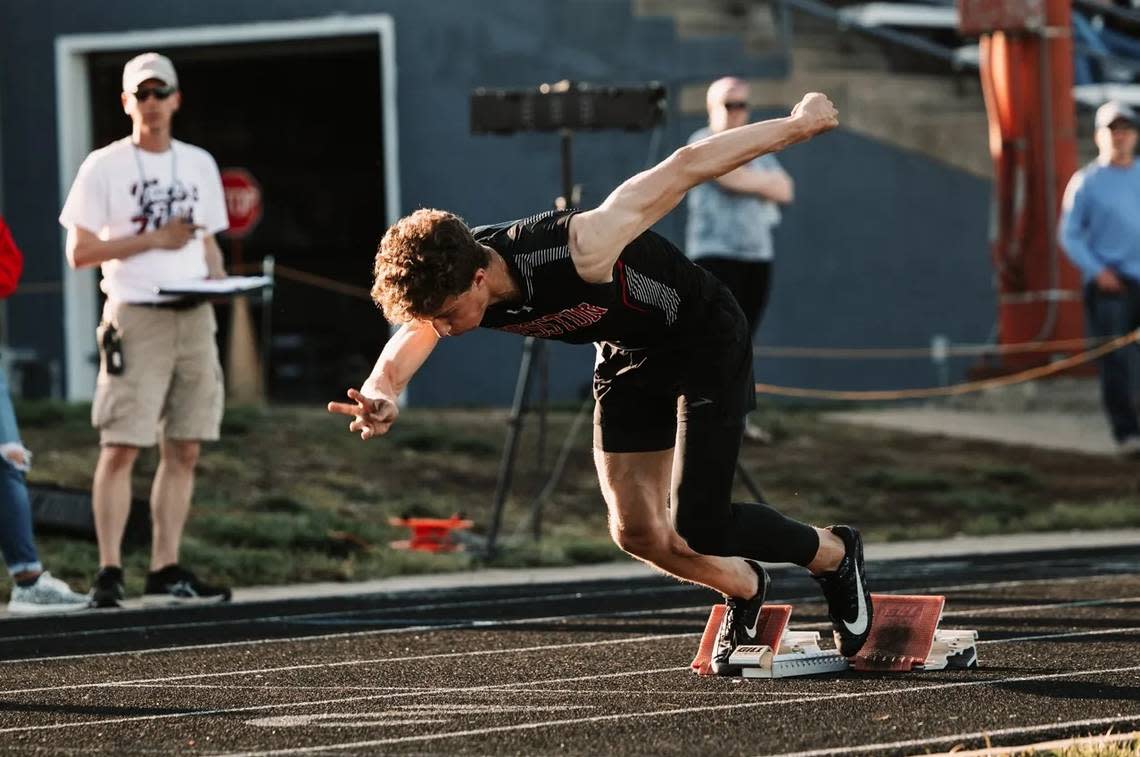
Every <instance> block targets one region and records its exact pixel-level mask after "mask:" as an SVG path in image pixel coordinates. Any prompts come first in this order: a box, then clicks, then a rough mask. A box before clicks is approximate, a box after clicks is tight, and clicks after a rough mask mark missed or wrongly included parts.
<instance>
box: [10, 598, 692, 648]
mask: <svg viewBox="0 0 1140 757" xmlns="http://www.w3.org/2000/svg"><path fill="white" fill-rule="evenodd" d="M693 588H694V587H693V586H692V584H677V585H676V586H670V585H668V584H665V585H663V586H642V587H639V588H636V589H616V588H615V589H611V590H608V591H606V590H602V591H587V592H583V591H570V592H565V593H562V594H545V595H541V596H539V595H533V594H528V595H526V596H521V597H500V598H498V599H471V600H464V601H461V602H435V603H432V604H424V605H415V604H409V605H400V606H399V607H370V608H361V609H358V610H331V611H327V612H308V613H299V614H297V615H267V616H265V617H252V618H234V619H231V620H216V621H207V620H198V621H194V622H188V623H163V624H159V625H150V626H129V627H127V628H123V627H116V628H94V629H90V630H87V631H62V632H60V633H48V634H25V635H23V636H6V637H4V639H3V641H4V643H10V642H13V641H41V640H43V639H53V638H67V639H72V638H76V637H85V636H105V635H108V634H115V633H122V632H123V631H124V630H129V631H134V632H140V633H144V632H148V631H171V630H175V631H176V630H184V629H191V628H222V627H225V626H233V625H237V626H240V625H251V624H254V623H289V622H292V621H304V620H315V619H318V618H329V619H337V618H346V617H352V616H354V615H368V614H372V615H377V616H379V617H377V619H376V622H385V621H387V622H404V623H408V622H410V619H408V618H399V617H396V618H392V617H389V618H384V617H383V615H384V614H385V613H406V612H409V611H415V612H423V611H425V610H450V609H455V608H470V607H486V606H490V607H499V606H501V605H518V604H525V603H527V602H551V601H558V600H562V599H590V598H595V597H626V596H634V595H637V594H656V593H659V592H679V591H692V590H693ZM381 596H383V595H381ZM362 598H363V599H367V598H368V595H367V594H365V595H363V597H362ZM354 599H355V597H354ZM421 622H422V621H421ZM429 627H431V626H429ZM302 638H313V637H302ZM182 648H183V649H186V647H182ZM53 659H54V658H53ZM5 662H11V661H10V660H6V661H5Z"/></svg>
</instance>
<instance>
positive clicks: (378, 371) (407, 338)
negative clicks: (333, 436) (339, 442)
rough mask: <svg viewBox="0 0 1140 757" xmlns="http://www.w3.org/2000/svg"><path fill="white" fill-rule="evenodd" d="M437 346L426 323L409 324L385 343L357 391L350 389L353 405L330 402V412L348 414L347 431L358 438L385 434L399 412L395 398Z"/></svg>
mask: <svg viewBox="0 0 1140 757" xmlns="http://www.w3.org/2000/svg"><path fill="white" fill-rule="evenodd" d="M437 343H439V335H438V334H436V333H435V329H433V328H432V326H431V324H430V323H428V322H426V321H409V322H408V323H405V324H404V325H403V326H401V327H400V329H399V331H397V332H396V333H395V335H394V336H392V338H391V339H389V340H388V343H387V344H385V345H384V349H383V350H382V351H381V352H380V357H379V358H377V360H376V365H375V366H374V367H373V368H372V373H371V374H369V376H368V378H367V379H366V380H365V382H364V384H363V385H362V386H361V387H360V389H349V390H348V397H349V399H351V400H352V402H330V403H329V404H328V410H329V412H330V413H340V414H341V415H350V416H352V418H353V421H352V423H350V424H348V430H349V431H352V432H354V433H355V432H359V433H360V438H361V439H371V438H372V437H374V436H380V435H381V434H386V433H387V432H388V429H389V428H391V427H392V424H393V423H395V422H396V416H397V415H399V414H400V409H399V407H398V406H397V405H396V398H397V397H399V396H400V392H402V391H404V387H406V386H407V385H408V382H409V381H411V380H412V376H414V375H415V373H416V371H418V370H419V369H420V366H422V365H423V364H424V361H425V360H427V359H428V355H430V354H431V351H432V350H434V349H435V345H436V344H437Z"/></svg>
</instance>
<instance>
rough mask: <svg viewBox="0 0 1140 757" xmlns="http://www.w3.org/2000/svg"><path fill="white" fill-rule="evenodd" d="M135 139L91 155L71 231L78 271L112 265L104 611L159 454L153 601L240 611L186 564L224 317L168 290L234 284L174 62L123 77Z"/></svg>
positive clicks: (117, 588) (214, 414)
mask: <svg viewBox="0 0 1140 757" xmlns="http://www.w3.org/2000/svg"><path fill="white" fill-rule="evenodd" d="M120 99H121V102H122V107H123V111H124V112H125V113H126V114H127V115H128V116H129V117H130V119H131V122H132V125H133V128H132V130H131V134H130V136H128V137H124V138H123V139H120V140H118V141H115V142H112V143H111V144H109V145H107V146H106V147H103V148H101V149H99V150H96V151H95V152H93V153H91V154H90V155H88V156H87V159H86V160H85V161H84V162H83V165H82V166H80V168H79V173H78V175H77V176H76V177H75V182H74V184H72V187H71V191H70V193H69V194H68V197H67V202H66V203H65V204H64V207H63V211H62V212H61V214H60V217H59V221H60V223H61V224H63V226H65V227H66V228H67V259H68V263H69V264H70V265H71V266H72V267H73V268H85V267H88V266H94V265H98V266H100V267H101V269H102V273H103V279H102V283H101V287H102V289H103V292H104V293H105V294H106V295H107V301H106V303H105V306H104V308H103V320H102V323H100V325H99V328H98V330H97V332H96V339H97V341H98V345H99V351H100V357H101V362H100V369H99V380H98V384H97V386H96V389H95V400H94V402H93V404H92V407H91V419H92V423H93V425H94V426H95V427H96V428H98V429H99V442H100V453H99V461H98V463H97V465H96V468H95V480H94V484H93V487H92V495H93V505H94V513H95V531H96V535H97V537H98V541H99V564H100V570H99V573H98V574H97V575H96V577H95V581H94V584H93V586H92V589H91V603H92V604H93V605H94V606H96V607H115V606H118V604H119V601H120V600H121V599H123V597H124V596H125V590H124V585H123V569H122V555H121V545H122V538H123V531H124V528H125V527H126V522H127V516H128V514H129V512H130V501H131V470H132V468H133V467H134V463H135V460H136V458H137V457H138V454H139V450H140V449H141V448H143V447H152V446H154V445H155V444H156V443H158V445H159V454H160V461H159V465H158V470H157V471H156V473H155V477H154V483H153V486H152V488H151V499H150V505H151V521H152V524H153V542H152V545H151V561H150V573H149V574H148V575H147V579H146V588H145V590H144V594H143V601H144V602H146V603H155V604H173V603H191V602H204V601H209V602H217V601H227V600H229V598H230V590H229V589H228V588H224V587H216V586H210V585H208V584H205V583H203V582H202V581H200V580H199V579H198V578H197V577H196V576H195V575H194V574H193V573H191V572H190V571H188V570H186V569H185V568H182V567H181V566H180V565H179V564H178V551H179V546H180V544H181V541H182V531H183V528H184V526H185V524H186V517H187V515H188V513H189V510H190V500H191V497H192V494H193V490H194V468H195V466H196V464H197V461H198V454H199V450H200V446H201V442H202V441H212V440H216V439H217V438H218V436H219V431H220V428H221V419H222V407H223V401H224V396H223V387H222V372H221V365H220V363H219V360H218V349H217V344H216V342H215V338H214V334H215V332H216V330H217V327H216V323H215V320H214V310H213V307H212V306H211V305H210V304H209V303H207V302H203V301H200V300H190V299H178V298H175V297H169V296H164V295H161V294H159V293H158V292H159V289H160V288H161V287H162V286H163V285H166V284H171V283H175V282H184V281H186V280H188V279H204V278H207V277H210V278H217V277H222V276H225V268H224V266H223V263H222V254H221V250H220V249H219V248H218V244H217V241H216V240H215V239H214V234H216V233H217V232H219V231H222V230H224V229H226V228H227V226H228V220H227V215H226V205H225V198H224V195H223V192H222V182H221V177H220V175H219V173H218V167H217V164H216V163H215V162H214V159H213V158H212V157H211V156H210V154H209V153H207V152H206V151H205V150H203V149H201V148H198V147H194V146H193V145H189V144H186V143H184V142H179V141H177V140H175V139H173V138H172V136H171V121H172V120H173V118H174V114H175V113H176V112H177V111H178V108H179V107H180V105H181V104H182V95H181V92H180V91H179V89H178V75H177V73H175V70H174V65H173V64H172V63H171V62H170V60H169V59H168V58H166V57H165V56H163V55H159V54H158V53H144V54H142V55H139V56H137V57H135V58H132V59H131V60H130V61H128V62H127V64H126V66H124V68H123V92H122V95H121V97H120Z"/></svg>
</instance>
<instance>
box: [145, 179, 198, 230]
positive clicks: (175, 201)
mask: <svg viewBox="0 0 1140 757" xmlns="http://www.w3.org/2000/svg"><path fill="white" fill-rule="evenodd" d="M131 197H134V198H135V200H136V201H137V202H138V204H139V210H138V213H137V214H135V215H134V216H132V217H131V222H132V223H133V224H134V226H135V233H136V234H145V233H146V232H147V231H150V230H152V229H160V228H162V227H163V226H164V225H165V224H166V222H167V221H169V220H170V219H171V218H172V217H175V216H180V217H182V218H185V219H186V220H187V221H189V222H190V223H194V203H196V202H198V187H197V185H194V184H190V185H187V184H186V183H184V182H183V181H181V180H180V179H178V178H177V177H175V178H174V181H173V182H172V183H170V184H169V185H167V186H165V187H162V186H159V182H158V179H136V180H135V181H134V182H133V183H132V184H131Z"/></svg>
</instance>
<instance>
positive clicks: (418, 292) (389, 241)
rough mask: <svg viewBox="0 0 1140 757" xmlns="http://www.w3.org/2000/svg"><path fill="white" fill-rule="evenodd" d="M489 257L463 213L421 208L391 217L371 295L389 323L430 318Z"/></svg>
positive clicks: (378, 254)
mask: <svg viewBox="0 0 1140 757" xmlns="http://www.w3.org/2000/svg"><path fill="white" fill-rule="evenodd" d="M490 263H491V256H490V254H488V252H487V250H486V249H485V248H484V247H483V246H482V245H480V244H479V243H478V242H476V241H475V237H473V236H471V230H470V229H468V228H467V224H465V223H464V222H463V219H462V218H460V217H458V216H456V215H454V214H453V213H448V212H447V211H446V210H435V209H432V208H421V209H420V210H417V211H416V212H414V213H412V214H411V215H409V216H404V217H403V218H401V219H400V220H399V221H397V222H396V223H394V224H393V225H392V226H391V227H390V228H389V229H388V231H387V232H385V234H384V238H383V239H382V240H380V247H379V249H377V251H376V264H375V266H374V267H373V270H372V272H373V276H374V279H373V283H372V300H373V301H374V302H375V303H376V304H377V305H379V306H380V308H381V309H382V310H383V311H384V317H385V318H387V319H388V320H389V321H390V322H392V323H406V322H407V321H410V320H413V319H416V318H430V317H432V316H433V315H435V314H436V313H437V312H439V309H440V307H441V306H442V305H443V301H444V300H446V299H447V298H448V297H451V296H452V295H458V294H462V293H463V292H465V291H467V289H468V287H470V286H471V281H472V279H474V278H475V271H477V270H478V269H480V268H486V267H487V266H488V265H490Z"/></svg>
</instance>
